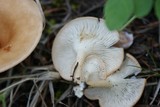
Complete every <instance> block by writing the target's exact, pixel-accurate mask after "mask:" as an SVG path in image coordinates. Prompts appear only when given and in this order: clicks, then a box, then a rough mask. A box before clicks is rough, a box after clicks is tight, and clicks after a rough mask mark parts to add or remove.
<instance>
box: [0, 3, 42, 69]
mask: <svg viewBox="0 0 160 107" xmlns="http://www.w3.org/2000/svg"><path fill="white" fill-rule="evenodd" d="M0 19H1V20H0V22H1V23H0V32H1V33H0V72H3V71H5V70H7V69H9V68H11V67H13V66H15V65H17V64H18V63H20V62H21V61H22V60H24V59H25V58H26V57H27V56H29V54H30V53H31V52H32V51H33V50H34V48H35V47H36V45H37V44H38V42H39V40H40V37H41V34H42V30H43V18H42V14H41V11H40V10H39V7H38V6H37V4H36V3H35V1H34V0H1V1H0Z"/></svg>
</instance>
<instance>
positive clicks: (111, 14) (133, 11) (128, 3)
mask: <svg viewBox="0 0 160 107" xmlns="http://www.w3.org/2000/svg"><path fill="white" fill-rule="evenodd" d="M152 8H154V11H155V14H156V16H157V18H158V19H160V0H107V2H106V4H105V7H104V16H105V21H106V23H107V26H108V28H109V29H110V30H122V29H123V28H125V27H126V26H127V25H128V24H129V23H130V22H132V21H133V20H134V19H135V18H142V17H144V16H146V15H148V14H149V12H150V11H151V9H152Z"/></svg>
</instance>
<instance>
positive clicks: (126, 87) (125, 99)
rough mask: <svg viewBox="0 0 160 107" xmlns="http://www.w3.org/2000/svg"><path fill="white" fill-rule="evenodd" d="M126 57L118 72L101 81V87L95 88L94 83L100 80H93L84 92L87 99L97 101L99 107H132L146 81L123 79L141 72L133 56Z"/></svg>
mask: <svg viewBox="0 0 160 107" xmlns="http://www.w3.org/2000/svg"><path fill="white" fill-rule="evenodd" d="M126 56H127V57H126V59H125V61H124V62H123V64H122V66H121V68H120V70H118V71H117V72H115V73H113V74H112V75H111V76H109V77H108V78H107V79H106V80H105V81H101V82H103V84H102V85H103V87H95V86H97V85H96V81H100V80H94V82H92V84H90V85H91V86H90V87H89V88H88V89H86V90H85V91H84V95H85V96H86V97H87V98H89V99H93V100H95V99H98V100H99V103H100V106H101V107H132V106H133V105H134V104H135V103H136V102H137V101H138V100H139V98H140V96H141V95H142V92H143V90H144V86H145V83H146V80H145V79H125V78H126V77H127V76H129V75H133V74H135V73H136V72H139V71H140V70H141V67H140V65H139V63H138V62H137V60H136V59H135V58H134V57H133V56H131V55H129V54H127V55H126ZM92 80H93V79H92ZM90 81H91V80H90ZM93 83H94V84H93ZM105 84H106V86H105Z"/></svg>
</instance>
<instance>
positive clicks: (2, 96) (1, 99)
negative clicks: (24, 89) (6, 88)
mask: <svg viewBox="0 0 160 107" xmlns="http://www.w3.org/2000/svg"><path fill="white" fill-rule="evenodd" d="M5 98H6V96H5V94H4V93H2V94H0V102H1V103H2V107H6V101H5Z"/></svg>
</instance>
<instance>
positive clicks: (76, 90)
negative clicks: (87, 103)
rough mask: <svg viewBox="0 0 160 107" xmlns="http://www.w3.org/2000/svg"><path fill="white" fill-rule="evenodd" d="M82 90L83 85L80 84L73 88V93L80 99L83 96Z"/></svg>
mask: <svg viewBox="0 0 160 107" xmlns="http://www.w3.org/2000/svg"><path fill="white" fill-rule="evenodd" d="M84 88H85V83H80V84H79V85H77V86H74V87H73V91H74V93H75V95H76V96H77V97H78V98H81V97H82V96H83V90H84Z"/></svg>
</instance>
